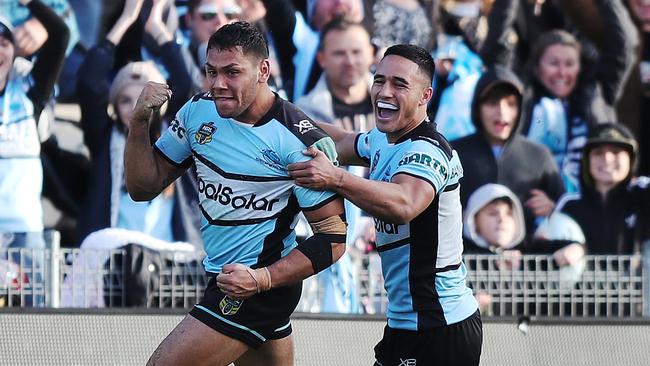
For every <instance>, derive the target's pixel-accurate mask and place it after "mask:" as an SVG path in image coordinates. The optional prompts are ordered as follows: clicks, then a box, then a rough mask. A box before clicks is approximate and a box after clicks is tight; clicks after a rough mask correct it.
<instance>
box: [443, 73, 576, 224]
mask: <svg viewBox="0 0 650 366" xmlns="http://www.w3.org/2000/svg"><path fill="white" fill-rule="evenodd" d="M522 89H523V86H522V84H521V82H520V81H519V79H518V78H517V77H516V76H515V75H514V74H513V73H512V72H511V71H509V70H507V69H505V68H502V67H499V66H497V67H493V68H490V69H488V70H487V71H486V72H485V73H484V74H483V76H481V78H480V79H479V81H478V83H477V85H476V89H475V91H474V98H473V100H472V121H473V122H474V125H475V127H476V132H475V133H474V134H472V135H469V136H466V137H463V138H461V139H458V140H454V141H452V142H451V144H452V145H453V147H454V149H456V151H458V155H459V157H460V160H461V162H462V164H463V175H464V178H463V179H462V180H461V182H460V184H461V186H462V189H461V203H462V204H463V207H465V206H466V205H467V201H468V199H469V196H470V195H471V194H472V193H473V192H474V191H475V190H476V189H478V188H479V187H480V186H482V185H484V184H486V183H499V184H502V185H504V186H506V187H508V188H509V189H511V190H512V191H513V192H514V193H515V194H516V195H517V197H518V198H519V200H520V201H521V202H523V203H524V216H525V219H526V220H525V221H526V229H527V233H528V234H531V233H532V232H533V231H534V229H535V226H536V225H535V217H543V216H546V215H548V214H550V213H551V212H552V211H553V208H554V207H555V203H554V202H555V201H556V200H557V199H558V198H559V197H560V195H561V194H562V193H563V192H564V188H563V186H562V180H561V179H560V175H559V173H558V169H557V166H556V164H555V162H554V161H553V157H552V156H551V154H550V152H549V151H548V149H547V148H546V147H544V146H542V145H540V144H537V143H534V142H532V141H530V140H528V139H526V138H525V137H523V136H521V135H520V134H518V133H517V129H518V128H519V117H520V113H521V103H522V99H523V95H522Z"/></svg>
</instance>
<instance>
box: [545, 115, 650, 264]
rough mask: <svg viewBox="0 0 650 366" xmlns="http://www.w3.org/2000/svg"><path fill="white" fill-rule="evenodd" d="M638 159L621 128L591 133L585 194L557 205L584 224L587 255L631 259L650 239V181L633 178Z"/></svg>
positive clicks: (585, 156) (631, 140) (571, 196)
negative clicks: (628, 256) (628, 255)
mask: <svg viewBox="0 0 650 366" xmlns="http://www.w3.org/2000/svg"><path fill="white" fill-rule="evenodd" d="M637 154H638V143H637V141H636V139H635V138H634V136H633V135H632V133H631V132H630V130H628V129H627V128H626V127H625V126H623V125H621V124H614V123H605V124H601V125H598V126H596V127H594V129H593V130H592V131H591V132H590V134H589V138H588V139H587V143H586V144H585V147H584V149H583V155H582V174H581V184H582V187H581V192H580V193H567V194H566V195H564V196H563V197H562V198H561V199H560V201H559V202H558V206H557V211H559V212H562V213H565V214H567V215H568V216H571V217H572V218H573V219H574V220H575V221H576V222H577V223H578V224H579V225H580V227H581V228H582V231H583V232H584V233H585V237H586V245H587V252H588V253H589V254H632V253H634V252H636V251H637V250H638V246H639V244H640V243H641V242H643V241H644V240H648V238H650V235H649V231H650V227H649V225H650V222H649V221H648V218H649V216H650V215H649V212H648V211H649V210H650V178H648V177H635V176H634V167H635V164H636V160H637V159H636V158H637Z"/></svg>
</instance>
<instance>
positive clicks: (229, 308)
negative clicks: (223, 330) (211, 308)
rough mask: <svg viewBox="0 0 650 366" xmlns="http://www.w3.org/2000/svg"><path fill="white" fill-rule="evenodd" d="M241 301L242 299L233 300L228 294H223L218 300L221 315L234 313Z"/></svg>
mask: <svg viewBox="0 0 650 366" xmlns="http://www.w3.org/2000/svg"><path fill="white" fill-rule="evenodd" d="M243 302H244V300H235V299H231V298H230V297H228V296H224V297H223V299H221V301H220V302H219V309H221V313H222V314H223V315H235V314H237V312H238V311H239V308H240V307H241V304H242V303H243Z"/></svg>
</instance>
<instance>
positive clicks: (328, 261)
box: [217, 198, 347, 299]
mask: <svg viewBox="0 0 650 366" xmlns="http://www.w3.org/2000/svg"><path fill="white" fill-rule="evenodd" d="M343 212H344V211H343V199H341V198H337V199H335V200H334V201H332V202H329V203H328V204H326V205H325V206H323V207H321V208H318V209H316V210H313V211H305V212H304V214H305V217H307V220H308V221H309V223H310V225H311V227H312V231H313V232H314V235H312V236H311V237H309V238H308V239H306V240H305V241H303V242H302V243H300V245H299V246H298V247H296V248H295V249H294V250H292V251H291V252H290V253H289V254H288V255H287V256H285V257H284V258H282V259H280V260H279V261H277V262H275V263H273V264H272V265H270V266H268V267H263V268H257V269H251V268H249V267H247V266H245V265H243V264H227V265H225V266H223V268H222V271H221V273H220V274H219V276H217V286H219V288H220V289H221V290H222V291H223V292H224V293H225V294H227V295H228V296H230V297H232V298H235V299H245V298H248V297H250V296H253V295H255V294H256V293H259V292H262V291H267V290H269V289H271V288H277V287H282V286H286V285H290V284H293V283H296V282H298V281H302V280H303V279H305V278H307V277H309V276H311V275H314V274H316V273H318V272H320V271H322V270H323V269H325V268H327V267H329V266H330V265H332V263H334V262H336V261H337V260H338V259H339V258H341V256H342V255H343V253H345V238H346V230H347V225H346V224H345V222H344V221H343V219H342V218H341V217H342V216H343Z"/></svg>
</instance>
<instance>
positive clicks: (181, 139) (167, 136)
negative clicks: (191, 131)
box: [154, 102, 192, 167]
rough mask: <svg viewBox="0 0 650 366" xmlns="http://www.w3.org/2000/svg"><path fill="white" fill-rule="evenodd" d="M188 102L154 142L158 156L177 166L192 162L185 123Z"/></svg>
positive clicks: (186, 165) (184, 165)
mask: <svg viewBox="0 0 650 366" xmlns="http://www.w3.org/2000/svg"><path fill="white" fill-rule="evenodd" d="M190 103H191V102H187V103H186V104H185V105H184V106H183V107H182V108H181V109H180V110H179V111H178V113H177V114H176V117H175V118H174V119H173V120H172V121H171V122H170V124H169V127H168V128H167V130H166V131H165V132H164V133H163V134H162V136H160V138H159V139H158V141H156V143H155V144H154V150H156V151H157V152H158V153H159V154H160V156H162V157H163V158H164V159H165V160H167V161H168V162H169V163H171V164H172V165H175V166H177V167H188V166H189V165H190V164H191V163H192V149H191V147H190V141H189V139H188V136H187V129H186V127H185V123H186V121H187V120H188V119H187V117H188V114H189V113H188V111H189V108H190Z"/></svg>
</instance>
